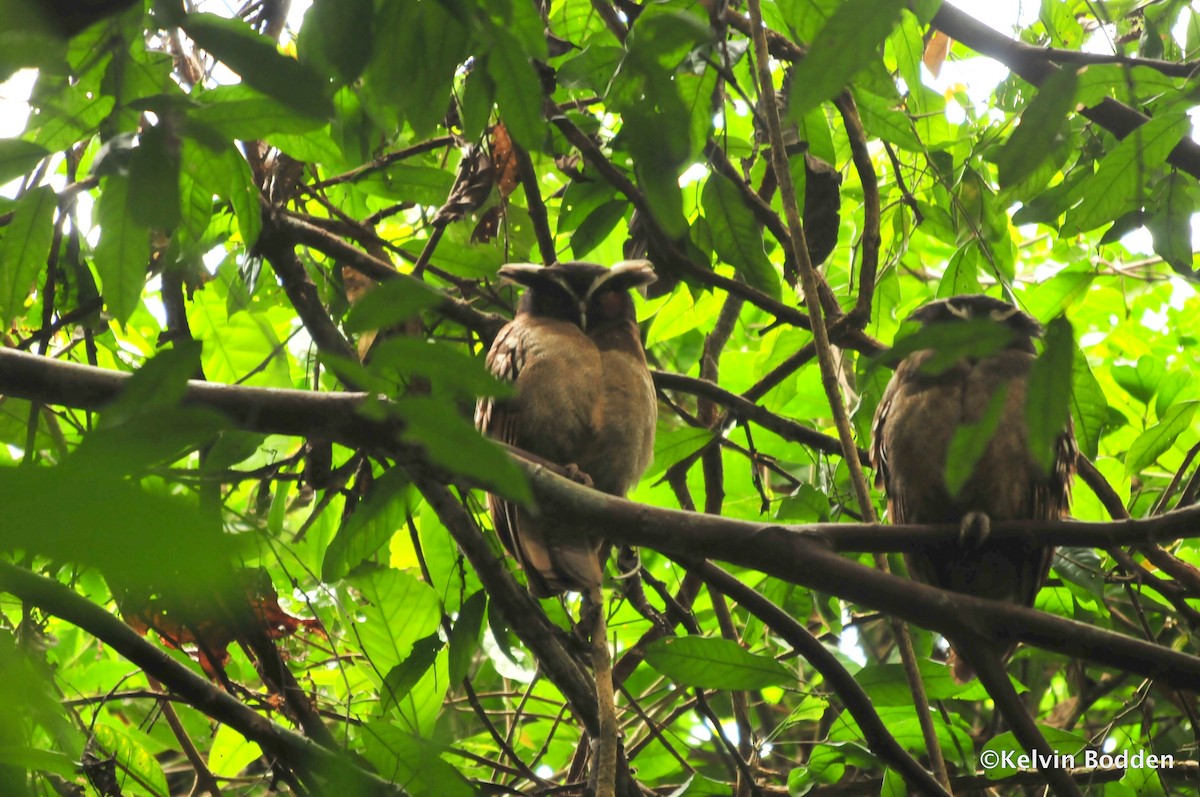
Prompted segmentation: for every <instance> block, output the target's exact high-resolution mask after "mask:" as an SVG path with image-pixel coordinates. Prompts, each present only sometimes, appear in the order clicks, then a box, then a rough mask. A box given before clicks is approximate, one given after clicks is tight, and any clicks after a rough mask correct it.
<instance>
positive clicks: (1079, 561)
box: [1054, 546, 1105, 598]
mask: <svg viewBox="0 0 1200 797" xmlns="http://www.w3.org/2000/svg"><path fill="white" fill-rule="evenodd" d="M1054 569H1055V571H1057V573H1058V574H1059V575H1060V576H1062V577H1063V578H1064V579H1066V580H1067V581H1070V582H1071V583H1072V584H1078V585H1079V586H1081V587H1083V588H1084V589H1086V590H1087V591H1088V592H1090V593H1092V594H1093V595H1095V596H1096V597H1097V598H1103V597H1104V586H1105V583H1104V563H1103V562H1102V561H1101V560H1100V555H1099V554H1097V553H1096V549H1095V548H1083V547H1075V546H1062V547H1059V548H1056V549H1055V550H1054Z"/></svg>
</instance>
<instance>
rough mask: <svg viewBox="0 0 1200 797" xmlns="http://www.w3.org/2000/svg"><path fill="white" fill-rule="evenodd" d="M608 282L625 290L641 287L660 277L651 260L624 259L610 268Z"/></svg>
mask: <svg viewBox="0 0 1200 797" xmlns="http://www.w3.org/2000/svg"><path fill="white" fill-rule="evenodd" d="M610 272H611V276H610V277H608V280H607V281H608V282H609V283H610V284H612V285H614V286H615V287H619V288H621V289H623V290H629V289H630V288H639V287H641V286H643V285H649V284H650V283H652V282H654V281H656V280H657V279H658V275H657V274H655V273H654V266H653V265H652V264H651V263H650V261H649V260H622V261H621V262H619V263H616V264H614V265H613V267H612V268H611V269H610Z"/></svg>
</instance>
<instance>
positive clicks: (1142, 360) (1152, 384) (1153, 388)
mask: <svg viewBox="0 0 1200 797" xmlns="http://www.w3.org/2000/svg"><path fill="white" fill-rule="evenodd" d="M1111 373H1112V377H1113V380H1114V381H1115V382H1116V383H1117V384H1118V385H1120V386H1121V389H1122V390H1124V391H1125V392H1126V393H1128V394H1129V395H1131V396H1133V397H1134V398H1135V399H1137V400H1138V401H1140V402H1142V403H1143V404H1149V403H1150V399H1152V398H1154V394H1155V393H1156V392H1157V391H1158V386H1159V384H1160V383H1161V382H1162V380H1163V377H1164V376H1166V373H1167V369H1166V366H1164V365H1163V363H1162V360H1160V359H1159V358H1157V357H1151V356H1150V355H1148V354H1143V355H1142V356H1141V357H1138V361H1137V365H1136V366H1133V365H1114V366H1113V367H1112V369H1111Z"/></svg>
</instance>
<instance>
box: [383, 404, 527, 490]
mask: <svg viewBox="0 0 1200 797" xmlns="http://www.w3.org/2000/svg"><path fill="white" fill-rule="evenodd" d="M390 406H391V407H393V408H394V411H395V412H396V413H397V414H399V416H400V417H401V418H402V419H403V420H404V423H405V427H404V431H403V433H402V434H401V437H402V438H403V439H404V440H405V441H406V442H409V443H415V444H417V445H420V446H421V447H422V448H423V449H424V450H425V453H426V455H427V456H428V457H429V459H430V461H431V462H433V463H434V464H435V465H440V466H441V467H443V468H446V469H447V470H449V471H450V472H451V473H456V474H459V475H461V476H466V477H467V478H469V479H473V480H475V481H476V482H478V483H479V484H481V485H484V486H486V487H487V488H488V489H489V490H492V491H494V492H496V493H499V494H500V495H503V496H504V497H506V498H509V499H511V500H513V501H517V502H519V503H523V504H527V503H529V501H530V500H532V494H531V493H530V492H529V484H528V483H527V482H526V481H525V475H524V474H523V473H522V472H521V470H520V468H518V467H517V466H516V465H515V464H514V463H513V461H512V459H510V458H509V455H508V452H506V451H505V450H504V449H503V448H501V447H500V446H498V445H497V444H496V443H494V442H492V441H491V440H488V439H487V438H485V437H484V436H483V435H481V434H480V433H479V432H478V431H476V429H475V427H474V426H472V425H471V424H469V423H467V422H466V421H465V420H463V418H462V416H461V415H460V414H459V412H458V409H457V408H456V407H455V406H454V405H453V404H450V403H448V402H445V401H441V400H437V399H432V398H408V399H401V400H399V401H397V402H394V404H392V405H390Z"/></svg>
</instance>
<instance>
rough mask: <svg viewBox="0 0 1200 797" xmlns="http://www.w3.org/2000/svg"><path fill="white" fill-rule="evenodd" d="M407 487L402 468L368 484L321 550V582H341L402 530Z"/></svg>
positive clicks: (407, 502) (408, 500) (409, 492)
mask: <svg viewBox="0 0 1200 797" xmlns="http://www.w3.org/2000/svg"><path fill="white" fill-rule="evenodd" d="M411 485H412V482H411V481H410V479H409V478H408V474H407V473H406V472H405V471H404V469H403V468H392V469H391V470H389V471H388V472H387V473H385V474H383V476H381V477H379V478H378V479H375V480H374V481H373V482H371V486H370V488H369V489H368V490H367V495H366V498H365V499H364V500H363V501H362V502H361V503H360V504H359V505H358V506H357V507H355V508H354V511H353V512H351V513H349V514H347V515H345V516H344V519H343V522H342V525H341V528H339V529H338V532H337V536H336V537H334V538H333V540H332V541H331V542H330V543H329V547H327V548H326V549H325V557H324V559H323V560H322V562H321V580H322V581H326V582H333V581H338V580H339V579H342V578H345V577H346V576H347V575H349V574H350V573H351V572H352V571H353V570H354V569H355V568H356V567H358V566H359V565H360V564H362V563H363V562H365V561H367V560H369V559H370V558H371V557H373V556H374V555H375V554H376V553H378V552H379V549H380V548H382V547H383V546H385V545H387V543H388V540H390V539H391V538H392V537H393V535H395V534H396V532H397V531H399V530H400V529H401V528H403V526H404V518H405V516H406V514H407V513H408V512H409V511H410V509H411V501H412V490H411V489H410V488H411Z"/></svg>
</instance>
